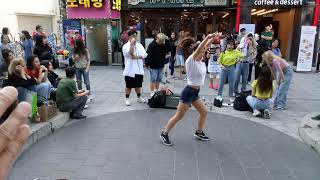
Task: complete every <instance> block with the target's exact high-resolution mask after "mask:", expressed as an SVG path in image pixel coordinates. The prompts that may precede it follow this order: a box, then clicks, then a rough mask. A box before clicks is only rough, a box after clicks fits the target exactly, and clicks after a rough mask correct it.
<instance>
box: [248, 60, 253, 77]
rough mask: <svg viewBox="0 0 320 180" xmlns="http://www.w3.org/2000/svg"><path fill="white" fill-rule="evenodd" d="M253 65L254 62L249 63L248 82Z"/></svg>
mask: <svg viewBox="0 0 320 180" xmlns="http://www.w3.org/2000/svg"><path fill="white" fill-rule="evenodd" d="M253 66H254V64H252V63H250V64H249V75H248V82H251V75H252V69H253Z"/></svg>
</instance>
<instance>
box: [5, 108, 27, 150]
mask: <svg viewBox="0 0 320 180" xmlns="http://www.w3.org/2000/svg"><path fill="white" fill-rule="evenodd" d="M30 112H31V106H30V104H29V103H27V102H22V103H20V104H18V105H17V107H16V108H15V109H14V110H13V112H12V113H11V114H10V116H9V118H8V119H7V120H6V121H5V122H4V123H3V124H2V125H1V126H0V145H3V146H0V152H1V151H2V150H3V148H4V146H5V145H6V144H7V143H8V142H9V141H12V140H14V139H15V137H16V135H17V132H18V130H19V127H20V126H21V125H23V124H24V123H26V121H27V119H28V116H29V114H30Z"/></svg>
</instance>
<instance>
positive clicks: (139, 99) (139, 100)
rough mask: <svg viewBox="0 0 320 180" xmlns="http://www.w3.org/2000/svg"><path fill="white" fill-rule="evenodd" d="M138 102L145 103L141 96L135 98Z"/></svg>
mask: <svg viewBox="0 0 320 180" xmlns="http://www.w3.org/2000/svg"><path fill="white" fill-rule="evenodd" d="M137 101H138V103H146V102H147V101H146V100H145V99H144V98H143V97H139V98H138V99H137Z"/></svg>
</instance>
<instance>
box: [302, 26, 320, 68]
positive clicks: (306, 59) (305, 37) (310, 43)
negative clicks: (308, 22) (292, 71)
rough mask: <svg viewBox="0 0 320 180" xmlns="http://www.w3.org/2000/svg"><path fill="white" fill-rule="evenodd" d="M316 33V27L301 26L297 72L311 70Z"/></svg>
mask: <svg viewBox="0 0 320 180" xmlns="http://www.w3.org/2000/svg"><path fill="white" fill-rule="evenodd" d="M316 33H317V27H316V26H302V28H301V37H300V46H299V54H298V61H297V71H311V70H312V59H313V51H314V41H315V37H316Z"/></svg>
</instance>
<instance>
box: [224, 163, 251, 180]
mask: <svg viewBox="0 0 320 180" xmlns="http://www.w3.org/2000/svg"><path fill="white" fill-rule="evenodd" d="M221 169H222V173H223V177H224V179H225V180H227V179H236V180H249V179H248V178H247V175H246V174H245V172H244V170H243V168H242V167H241V165H240V164H238V163H237V162H235V161H228V160H222V161H221Z"/></svg>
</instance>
